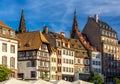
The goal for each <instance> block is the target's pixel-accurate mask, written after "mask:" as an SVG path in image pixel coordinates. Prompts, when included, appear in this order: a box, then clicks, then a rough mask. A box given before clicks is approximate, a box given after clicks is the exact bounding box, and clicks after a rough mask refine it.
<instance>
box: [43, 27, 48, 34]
mask: <svg viewBox="0 0 120 84" xmlns="http://www.w3.org/2000/svg"><path fill="white" fill-rule="evenodd" d="M43 32H45V34H48V27H47V26H44V30H43Z"/></svg>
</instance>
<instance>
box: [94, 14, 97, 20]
mask: <svg viewBox="0 0 120 84" xmlns="http://www.w3.org/2000/svg"><path fill="white" fill-rule="evenodd" d="M94 19H95V22H98V14H95V15H94Z"/></svg>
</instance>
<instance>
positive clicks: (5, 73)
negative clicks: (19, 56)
mask: <svg viewBox="0 0 120 84" xmlns="http://www.w3.org/2000/svg"><path fill="white" fill-rule="evenodd" d="M10 74H11V70H10V69H8V68H7V66H4V65H0V82H2V81H5V80H7V79H8V78H9V77H10Z"/></svg>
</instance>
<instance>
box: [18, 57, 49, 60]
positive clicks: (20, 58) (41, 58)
mask: <svg viewBox="0 0 120 84" xmlns="http://www.w3.org/2000/svg"><path fill="white" fill-rule="evenodd" d="M31 59H32V60H36V59H37V60H42V61H50V59H49V57H43V56H27V57H18V60H19V61H20V60H31Z"/></svg>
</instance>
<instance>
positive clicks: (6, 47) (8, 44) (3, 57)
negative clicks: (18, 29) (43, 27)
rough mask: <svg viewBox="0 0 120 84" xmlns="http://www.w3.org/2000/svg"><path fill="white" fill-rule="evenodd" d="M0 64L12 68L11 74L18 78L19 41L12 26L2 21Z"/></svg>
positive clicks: (0, 29)
mask: <svg viewBox="0 0 120 84" xmlns="http://www.w3.org/2000/svg"><path fill="white" fill-rule="evenodd" d="M0 46H1V47H0V53H1V54H0V64H2V65H6V66H7V67H8V68H10V69H11V71H12V73H11V76H12V77H15V78H17V72H18V70H17V48H18V41H17V39H16V36H15V32H14V30H13V29H12V28H10V27H9V26H7V25H6V24H5V23H3V22H2V21H0Z"/></svg>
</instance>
